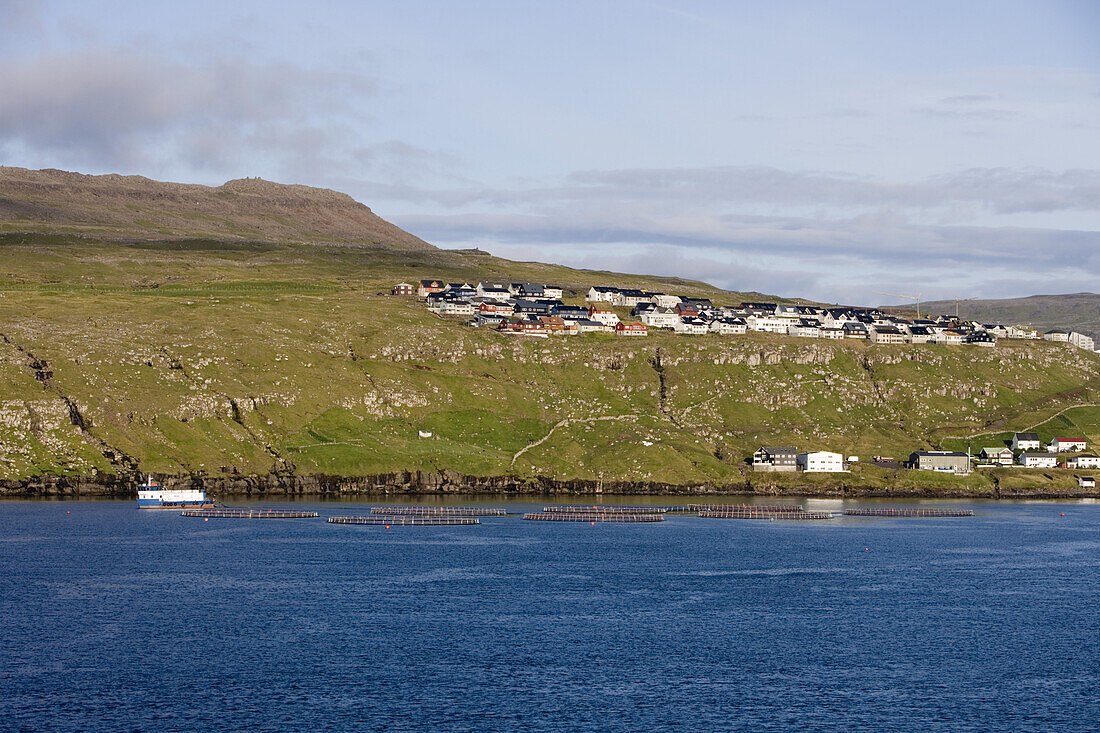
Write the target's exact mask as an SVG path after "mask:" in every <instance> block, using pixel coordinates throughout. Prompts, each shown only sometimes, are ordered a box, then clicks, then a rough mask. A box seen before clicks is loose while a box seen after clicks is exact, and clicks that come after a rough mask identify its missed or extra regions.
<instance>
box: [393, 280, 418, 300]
mask: <svg viewBox="0 0 1100 733" xmlns="http://www.w3.org/2000/svg"><path fill="white" fill-rule="evenodd" d="M393 294H394V295H401V296H404V297H406V298H411V297H412V296H414V295H416V288H415V287H413V284H412V283H397V284H396V285H394V286H393Z"/></svg>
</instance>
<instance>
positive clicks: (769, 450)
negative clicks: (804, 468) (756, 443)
mask: <svg viewBox="0 0 1100 733" xmlns="http://www.w3.org/2000/svg"><path fill="white" fill-rule="evenodd" d="M752 470H754V471H784V472H786V471H797V470H798V449H797V448H789V447H782V448H777V447H771V446H764V447H762V448H760V450H758V451H756V452H755V453H753V454H752Z"/></svg>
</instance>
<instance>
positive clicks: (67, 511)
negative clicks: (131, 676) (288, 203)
mask: <svg viewBox="0 0 1100 733" xmlns="http://www.w3.org/2000/svg"><path fill="white" fill-rule="evenodd" d="M65 513H66V514H72V512H70V511H69V510H67V509H66V510H65ZM1062 516H1063V517H1064V516H1066V515H1065V514H1063V515H1062Z"/></svg>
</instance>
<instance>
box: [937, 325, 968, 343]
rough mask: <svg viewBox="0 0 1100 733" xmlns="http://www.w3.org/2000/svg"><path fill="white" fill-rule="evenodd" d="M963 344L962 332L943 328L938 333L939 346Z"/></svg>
mask: <svg viewBox="0 0 1100 733" xmlns="http://www.w3.org/2000/svg"><path fill="white" fill-rule="evenodd" d="M962 342H963V334H962V331H959V330H958V329H954V328H941V329H939V330H938V331H937V333H936V343H937V344H947V345H948V346H958V345H959V344H961V343H962Z"/></svg>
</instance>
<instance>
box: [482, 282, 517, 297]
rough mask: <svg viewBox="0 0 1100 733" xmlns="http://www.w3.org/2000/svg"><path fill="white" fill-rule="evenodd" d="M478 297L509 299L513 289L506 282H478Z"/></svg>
mask: <svg viewBox="0 0 1100 733" xmlns="http://www.w3.org/2000/svg"><path fill="white" fill-rule="evenodd" d="M476 292H477V297H479V298H485V299H486V300H500V301H504V300H508V299H509V298H510V297H512V291H511V290H509V289H508V286H507V285H505V284H504V283H478V284H477V291H476Z"/></svg>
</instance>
